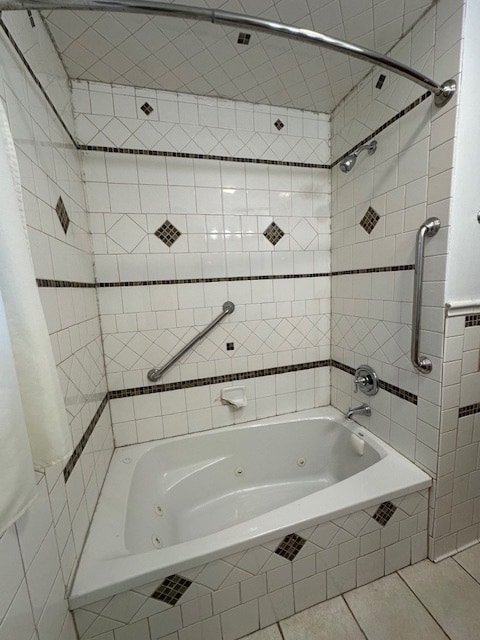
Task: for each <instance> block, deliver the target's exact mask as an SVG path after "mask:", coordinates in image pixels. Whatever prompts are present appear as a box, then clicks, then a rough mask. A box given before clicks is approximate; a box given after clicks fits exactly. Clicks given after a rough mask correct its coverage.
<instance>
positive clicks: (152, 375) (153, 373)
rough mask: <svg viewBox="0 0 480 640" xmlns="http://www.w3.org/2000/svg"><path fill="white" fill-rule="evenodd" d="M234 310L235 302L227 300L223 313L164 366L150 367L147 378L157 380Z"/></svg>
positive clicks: (151, 380) (152, 380)
mask: <svg viewBox="0 0 480 640" xmlns="http://www.w3.org/2000/svg"><path fill="white" fill-rule="evenodd" d="M234 311H235V305H234V304H233V302H230V301H229V300H227V302H224V303H223V307H222V313H221V314H220V315H218V316H217V317H216V318H215V319H214V320H212V322H210V324H209V325H207V326H206V327H205V328H204V329H202V330H201V331H200V332H199V333H197V335H196V336H195V337H194V338H192V339H191V340H190V342H188V343H187V344H186V345H185V346H184V347H182V348H181V349H180V351H179V352H178V353H177V354H175V355H174V356H173V358H171V360H169V361H168V362H167V364H164V365H163V367H159V368H158V369H157V368H156V369H150V371H149V372H148V374H147V378H148V379H149V380H150V382H156V381H157V380H158V379H159V378H161V377H162V375H163V374H164V373H165V371H166V370H167V369H170V367H171V366H172V365H174V364H175V362H177V360H179V359H180V358H181V357H182V356H183V355H184V354H185V353H187V351H189V350H190V349H191V348H192V347H193V346H194V345H196V344H197V342H200V340H202V338H204V337H205V336H206V335H207V333H208V332H209V331H211V330H212V329H213V327H215V326H216V325H217V324H218V323H219V322H221V321H222V320H223V319H224V318H225V316H228V315H229V314H230V313H233V312H234Z"/></svg>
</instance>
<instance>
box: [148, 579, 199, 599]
mask: <svg viewBox="0 0 480 640" xmlns="http://www.w3.org/2000/svg"><path fill="white" fill-rule="evenodd" d="M191 584H192V581H191V580H188V579H187V578H183V577H182V576H179V575H177V574H174V575H173V576H168V578H165V580H164V581H163V582H162V583H161V584H159V585H158V587H157V588H156V589H155V591H154V592H153V593H152V595H151V596H150V597H151V598H155V600H160V601H161V602H166V603H167V604H171V605H172V606H173V605H175V604H177V602H178V601H179V600H180V598H181V597H182V596H183V594H184V593H185V591H186V590H187V589H188V587H189V586H190V585H191Z"/></svg>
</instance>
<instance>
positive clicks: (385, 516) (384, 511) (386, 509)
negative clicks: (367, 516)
mask: <svg viewBox="0 0 480 640" xmlns="http://www.w3.org/2000/svg"><path fill="white" fill-rule="evenodd" d="M396 510H397V507H396V506H395V505H394V504H393V502H390V501H388V502H382V504H381V505H380V506H379V507H378V509H377V510H376V511H375V513H374V514H373V516H372V518H373V519H374V520H376V521H377V522H378V523H379V524H381V525H382V527H384V526H385V525H386V524H387V522H388V521H389V520H390V518H391V517H392V516H393V514H394V513H395V511H396Z"/></svg>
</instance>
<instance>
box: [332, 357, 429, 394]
mask: <svg viewBox="0 0 480 640" xmlns="http://www.w3.org/2000/svg"><path fill="white" fill-rule="evenodd" d="M331 366H332V367H335V369H340V371H345V372H346V373H349V374H350V375H352V376H353V375H355V369H354V368H353V367H350V366H349V365H347V364H343V363H342V362H338V361H337V360H331ZM378 386H379V387H380V389H383V390H384V391H388V393H391V394H393V395H394V396H397V397H398V398H402V400H407V401H408V402H411V403H412V404H418V397H417V396H416V395H415V394H414V393H411V392H410V391H405V389H400V387H396V386H395V385H393V384H390V383H389V382H384V381H383V380H379V381H378Z"/></svg>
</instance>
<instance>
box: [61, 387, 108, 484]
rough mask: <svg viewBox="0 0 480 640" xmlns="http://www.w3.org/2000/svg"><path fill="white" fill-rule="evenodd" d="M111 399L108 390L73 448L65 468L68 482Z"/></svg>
mask: <svg viewBox="0 0 480 640" xmlns="http://www.w3.org/2000/svg"><path fill="white" fill-rule="evenodd" d="M108 401H109V394H108V392H107V393H106V394H105V395H104V397H103V400H102V401H101V403H100V405H99V407H98V409H97V410H96V411H95V415H94V416H93V418H92V419H91V421H90V424H89V425H88V427H87V428H86V430H85V433H84V434H83V436H82V437H81V438H80V442H79V443H78V444H77V446H76V447H75V449H74V450H73V453H72V455H71V456H70V458H69V459H68V462H67V464H66V465H65V467H64V468H63V477H64V479H65V482H67V480H68V479H69V477H70V476H71V474H72V471H73V470H74V468H75V465H76V464H77V462H78V461H79V459H80V456H81V455H82V453H83V450H84V449H85V447H86V446H87V442H88V441H89V440H90V436H91V435H92V433H93V430H94V429H95V427H96V426H97V423H98V421H99V420H100V417H101V415H102V413H103V410H104V409H105V407H106V406H107V403H108Z"/></svg>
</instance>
